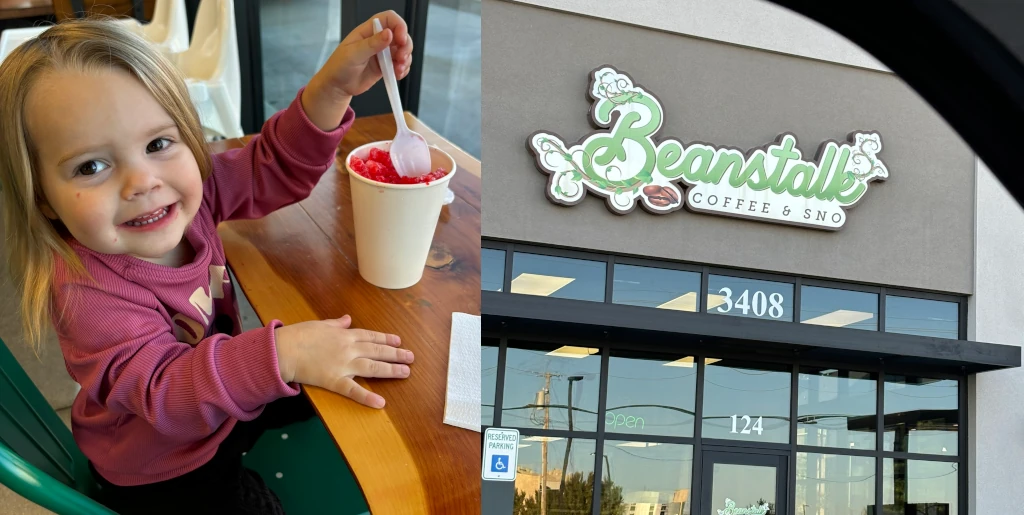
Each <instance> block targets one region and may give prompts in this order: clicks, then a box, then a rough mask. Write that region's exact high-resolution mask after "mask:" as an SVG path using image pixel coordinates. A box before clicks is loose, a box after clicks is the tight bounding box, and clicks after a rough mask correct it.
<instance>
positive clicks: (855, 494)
mask: <svg viewBox="0 0 1024 515" xmlns="http://www.w3.org/2000/svg"><path fill="white" fill-rule="evenodd" d="M874 506H875V458H871V457H866V456H841V455H836V454H818V453H813V452H798V453H796V513H798V514H800V515H802V514H804V513H809V514H828V515H864V514H865V513H872V511H871V510H872V508H874ZM908 513H921V512H908ZM900 515H903V512H900Z"/></svg>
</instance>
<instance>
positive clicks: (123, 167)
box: [25, 69, 203, 262]
mask: <svg viewBox="0 0 1024 515" xmlns="http://www.w3.org/2000/svg"><path fill="white" fill-rule="evenodd" d="M25 117H26V125H27V126H28V132H29V135H30V137H31V140H32V143H33V147H34V150H35V154H36V156H37V158H38V159H37V162H36V163H35V165H36V167H37V172H38V180H39V182H40V185H41V186H42V189H43V193H44V194H45V197H46V198H45V200H44V201H43V202H42V209H43V213H44V214H45V215H46V216H47V217H49V218H51V219H55V220H60V221H61V222H62V223H63V224H64V225H65V226H66V227H67V229H68V231H69V232H70V233H71V235H72V236H74V238H75V239H76V240H78V241H79V242H80V243H81V244H82V245H85V246H86V247H88V248H90V249H92V250H94V251H96V252H102V253H105V254H129V255H133V256H136V257H139V258H141V259H145V260H148V261H153V262H159V261H160V258H162V257H163V256H165V255H166V254H168V253H169V252H170V251H171V250H173V249H174V248H175V247H176V246H177V245H178V244H179V243H180V242H181V241H182V237H183V236H184V234H185V229H186V228H187V227H188V224H189V223H190V222H191V221H192V219H193V218H194V217H195V215H196V212H198V211H199V205H200V203H201V202H202V198H203V183H202V178H201V175H200V172H199V165H198V163H197V162H196V159H195V156H193V155H192V151H191V150H190V149H189V148H188V146H187V145H185V144H184V143H182V142H181V137H180V134H179V133H178V128H177V126H176V125H175V123H174V121H173V120H172V119H171V117H170V115H168V114H167V112H166V111H164V109H163V108H162V107H160V104H158V103H157V101H156V99H155V98H153V96H152V95H151V94H150V93H149V91H148V90H146V88H145V87H144V86H143V85H142V84H141V83H140V82H139V81H138V80H137V79H135V78H134V77H132V76H131V75H130V74H128V73H127V72H125V71H123V70H120V69H110V70H104V71H96V72H92V73H79V72H68V71H52V72H48V73H46V74H44V76H42V77H40V78H39V80H38V82H37V83H36V85H35V86H34V87H33V88H32V91H31V92H30V93H29V95H28V98H27V100H26V105H25Z"/></svg>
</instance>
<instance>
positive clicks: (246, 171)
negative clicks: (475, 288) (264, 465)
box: [52, 91, 355, 486]
mask: <svg viewBox="0 0 1024 515" xmlns="http://www.w3.org/2000/svg"><path fill="white" fill-rule="evenodd" d="M301 95H302V91H299V94H298V95H297V96H296V98H295V100H294V101H293V102H292V104H291V105H290V106H289V107H288V108H287V109H285V110H283V111H281V112H278V113H276V114H274V116H273V117H271V118H270V120H268V121H267V122H266V124H264V126H263V130H262V132H261V133H260V135H258V136H256V137H255V138H253V140H252V141H251V142H250V143H249V144H248V145H246V146H245V148H241V149H235V150H230V151H228V152H224V153H221V154H216V155H214V156H213V172H212V173H211V175H210V177H209V178H207V180H206V182H205V183H204V190H203V203H202V206H201V207H200V208H199V213H198V214H197V215H196V218H195V220H194V221H193V222H192V224H191V225H190V227H189V228H188V230H187V231H186V232H185V237H186V238H188V241H189V242H190V243H191V244H192V246H193V247H194V248H195V252H196V257H195V260H194V261H193V262H192V263H190V264H187V265H185V266H182V267H180V268H170V267H166V266H162V265H156V264H153V263H149V262H146V261H143V260H140V259H137V258H134V257H130V256H127V255H109V254H100V253H97V252H93V251H92V250H89V249H87V248H85V247H83V246H82V245H81V244H79V243H78V242H77V241H71V246H72V248H73V249H74V250H75V252H76V253H77V254H78V256H80V257H81V259H82V262H83V264H84V265H85V268H86V270H88V272H89V273H90V274H91V275H92V277H93V278H94V279H96V281H97V282H98V284H94V283H91V282H88V281H87V280H85V281H83V280H80V279H72V278H71V274H70V273H69V269H68V267H67V266H66V265H65V264H64V263H63V262H62V261H61V260H59V259H58V264H57V267H56V270H55V273H54V283H53V290H52V291H53V300H54V304H53V306H54V309H53V311H54V316H53V319H54V325H55V326H56V328H57V333H58V336H59V339H60V345H61V350H62V352H63V353H64V361H65V363H66V365H67V369H68V373H70V374H71V377H72V378H73V379H74V380H75V381H76V382H78V383H79V384H81V385H82V390H81V391H80V392H79V393H78V396H77V397H76V398H75V401H74V404H73V406H72V409H71V425H72V432H73V433H74V437H75V441H76V442H78V445H79V446H80V447H81V449H82V452H84V453H85V455H86V457H88V458H89V460H90V461H92V462H93V465H94V466H95V467H96V470H97V471H98V472H99V473H100V474H102V475H103V477H104V478H106V479H107V480H108V481H110V482H111V483H114V484H115V485H121V486H131V485H141V484H147V483H154V482H157V481H163V480H167V479H171V478H174V477H177V476H180V475H182V474H185V473H187V472H190V471H192V470H194V469H196V468H198V467H200V466H201V465H203V464H205V463H206V462H207V461H209V460H210V459H211V458H213V455H214V454H215V453H216V452H217V447H218V446H219V445H220V443H221V442H222V441H223V440H224V438H226V437H227V436H228V433H230V432H231V430H232V428H234V427H235V424H236V423H237V422H238V421H239V420H252V419H254V418H256V417H257V416H258V415H259V414H260V413H261V412H262V411H263V407H264V405H265V404H267V403H269V402H271V401H273V400H275V399H278V398H281V397H287V396H292V395H297V394H298V393H299V391H300V390H299V387H298V385H291V384H285V383H284V382H282V381H281V377H280V372H279V370H278V364H277V352H276V348H275V344H274V329H275V328H277V327H280V326H281V322H279V321H277V320H274V321H272V322H271V323H270V324H269V325H267V327H264V328H261V329H254V330H251V331H246V332H244V333H243V332H241V323H240V318H239V314H238V303H237V300H236V299H235V296H234V286H233V285H232V284H231V282H230V279H229V276H228V274H227V272H226V269H225V259H224V249H223V246H222V245H221V241H220V238H219V237H218V236H217V224H218V223H220V222H221V221H224V220H232V219H246V218H259V217H262V216H265V215H267V214H268V213H270V212H272V211H274V210H276V209H279V208H281V207H284V206H287V205H289V204H292V203H295V202H297V201H299V200H302V199H304V198H306V197H307V196H309V194H310V192H311V191H312V189H313V187H314V186H316V184H317V182H318V181H319V180H320V177H321V176H322V175H323V173H324V172H325V171H326V170H327V169H328V167H329V166H330V165H331V163H332V162H333V160H334V153H335V150H336V149H337V147H338V144H339V143H340V141H341V138H342V137H343V136H344V135H345V133H346V132H347V131H348V129H349V127H351V125H352V121H353V119H354V118H355V113H354V112H353V111H352V109H351V108H349V110H348V111H347V112H346V113H345V117H344V119H343V120H342V122H341V125H340V126H339V127H338V128H336V129H334V130H333V131H331V132H323V131H321V130H320V129H318V128H317V127H316V126H315V125H313V123H312V122H310V121H309V119H308V118H307V117H306V114H305V112H304V111H303V110H302V106H301V104H300V102H299V99H300V98H301ZM65 306H66V311H64V313H63V315H62V311H63V310H64V309H65V308H64V307H65Z"/></svg>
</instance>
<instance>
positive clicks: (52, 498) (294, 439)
mask: <svg viewBox="0 0 1024 515" xmlns="http://www.w3.org/2000/svg"><path fill="white" fill-rule="evenodd" d="M243 462H244V463H245V465H246V466H247V467H249V468H251V469H253V470H255V471H256V472H258V473H259V474H260V477H262V478H263V481H265V482H266V483H267V484H268V485H269V486H270V487H271V488H272V489H273V490H274V492H275V493H276V494H277V496H278V497H279V498H280V499H281V503H282V504H283V505H284V508H285V510H286V511H287V512H288V513H289V514H290V515H304V514H308V515H314V514H323V513H331V514H338V515H357V514H363V515H367V514H368V510H367V507H366V502H365V501H364V500H363V497H362V494H361V492H360V490H359V486H358V485H357V484H356V482H355V480H354V479H353V478H352V475H351V473H350V472H349V470H348V466H347V465H346V464H345V461H344V460H343V459H342V457H341V455H340V453H339V452H338V449H337V447H336V445H335V444H334V441H333V439H331V436H330V435H329V434H328V433H327V430H326V429H324V426H323V424H322V423H321V422H320V420H319V419H318V418H316V417H313V418H312V419H310V420H307V421H305V422H301V423H298V424H292V425H290V426H288V427H285V428H283V429H278V430H270V431H267V432H266V433H264V434H263V436H262V437H261V438H260V440H259V441H258V442H256V445H255V446H254V447H253V449H252V451H250V452H249V453H248V454H247V455H246V456H245V457H244V458H243ZM0 484H2V485H4V486H6V487H8V488H10V489H11V490H13V491H14V492H16V493H17V494H18V495H21V496H22V497H24V498H26V499H28V500H30V501H32V502H34V503H36V504H38V505H40V506H42V507H44V508H46V509H48V510H50V511H52V512H54V513H57V514H58V515H115V514H114V512H112V511H110V510H109V509H107V508H106V507H104V506H102V505H100V504H99V503H97V502H96V501H94V500H93V497H94V496H95V494H96V492H97V485H96V482H95V481H94V480H93V477H92V474H91V473H90V472H89V468H88V461H87V460H86V458H85V456H84V455H83V454H82V452H81V451H80V450H79V449H78V446H77V445H76V444H75V441H74V439H73V438H72V436H71V431H69V430H68V428H67V426H65V425H64V422H63V421H62V420H61V419H60V417H59V416H58V415H57V413H56V412H55V411H54V410H53V408H51V407H50V405H49V404H48V403H47V402H46V399H45V398H44V397H43V395H42V394H41V393H40V392H39V390H38V389H37V388H36V386H35V384H33V383H32V380H31V379H30V378H29V377H28V375H27V374H25V371H24V370H23V369H22V368H21V365H20V364H19V363H18V361H17V360H16V359H15V358H14V355H13V354H11V352H10V350H8V348H7V346H6V345H5V344H4V343H3V341H2V340H0Z"/></svg>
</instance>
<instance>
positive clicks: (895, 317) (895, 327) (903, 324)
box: [885, 295, 960, 340]
mask: <svg viewBox="0 0 1024 515" xmlns="http://www.w3.org/2000/svg"><path fill="white" fill-rule="evenodd" d="M959 320H960V306H959V305H958V304H957V303H955V302H944V301H940V300H928V299H913V298H910V297H896V296H893V295H886V297H885V331H886V332H888V333H900V334H914V335H918V336H933V337H936V338H951V339H954V340H955V339H957V338H959V337H960V324H959Z"/></svg>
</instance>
